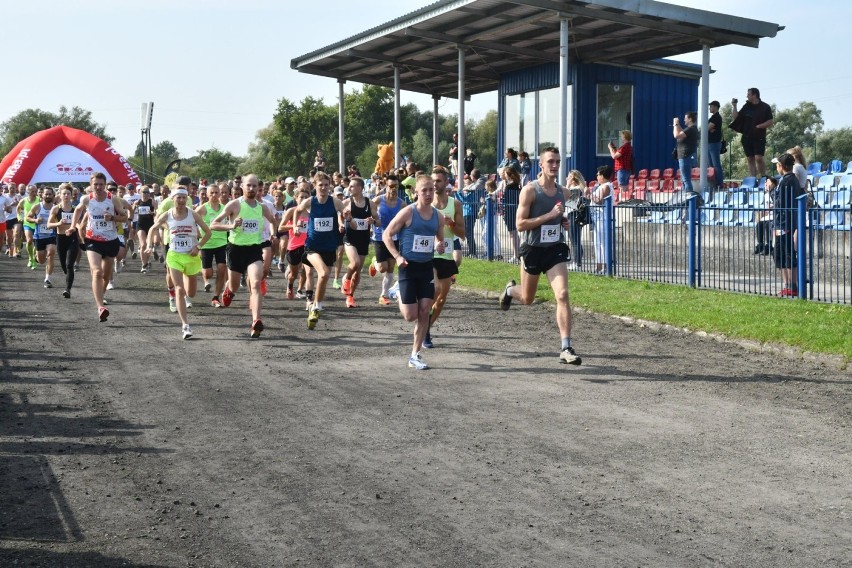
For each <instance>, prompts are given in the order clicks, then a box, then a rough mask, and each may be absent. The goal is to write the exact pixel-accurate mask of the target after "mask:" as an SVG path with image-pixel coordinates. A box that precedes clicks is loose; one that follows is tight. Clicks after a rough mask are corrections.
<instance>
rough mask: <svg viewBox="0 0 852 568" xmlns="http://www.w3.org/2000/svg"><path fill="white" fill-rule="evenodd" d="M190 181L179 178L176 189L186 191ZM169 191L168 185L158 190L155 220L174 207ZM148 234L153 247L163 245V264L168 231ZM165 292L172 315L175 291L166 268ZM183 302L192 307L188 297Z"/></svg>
mask: <svg viewBox="0 0 852 568" xmlns="http://www.w3.org/2000/svg"><path fill="white" fill-rule="evenodd" d="M190 181H192V180H191V179H190V177H189V176H180V177H179V178H178V179H177V185H178V187H183V188H184V189H186V188H187V186H188V185H189V182H190ZM169 191H170V188H169V186H168V184H165V183H164V184H163V186H162V187H161V188H160V192H161V197H162V198H161V199H160V202H159V204H158V205H157V218H158V219H159V218H160V215H162V214H163V213H165V212H166V211H168V210H169V209H171V208H172V207H174V205H175V201H174V199H172V198H171V197H170V196H169ZM150 232H153V233H154V236H153V237H152V238H153V242H154V243H155V246H156V242H157V241H158V240H159V241H160V242H162V243H163V254H162V256H160V262H161V263H165V262H166V256H167V255H168V254H169V237H170V234H169V231H167V230H164V231H161V230H160V229H159V228H157V229H153V228H152V229H151V231H149V233H150ZM153 252H154V258H157V253H156V250H154V251H153ZM166 291H167V293H168V298H169V311H170V312H172V313H175V312H177V311H178V308H177V291H176V290H175V283H174V280H172V271H171V270H168V268H167V269H166ZM184 302H185V303H186V307H187V308H191V307H192V300H190V299H189V296H185V297H184Z"/></svg>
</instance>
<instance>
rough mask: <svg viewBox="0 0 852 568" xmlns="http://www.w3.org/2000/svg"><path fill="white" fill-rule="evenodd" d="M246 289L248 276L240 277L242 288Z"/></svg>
mask: <svg viewBox="0 0 852 568" xmlns="http://www.w3.org/2000/svg"><path fill="white" fill-rule="evenodd" d="M245 287H246V275H245V274H243V275H242V276H240V288H245Z"/></svg>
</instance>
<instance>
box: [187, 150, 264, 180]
mask: <svg viewBox="0 0 852 568" xmlns="http://www.w3.org/2000/svg"><path fill="white" fill-rule="evenodd" d="M188 162H189V166H191V167H192V168H193V173H192V174H191V175H192V177H193V178H194V179H201V178H204V179H206V180H208V181H213V180H217V179H218V180H226V179H230V178H231V176H233V175H234V174H235V173H236V172H237V168H238V167H239V165H240V158H238V157H237V156H234V155H233V154H231V153H230V152H223V151H222V150H219V149H218V148H210V149H209V150H200V151H199V152H198V155H197V156H193V157H192V158H190V159H189V160H188ZM261 177H263V176H261Z"/></svg>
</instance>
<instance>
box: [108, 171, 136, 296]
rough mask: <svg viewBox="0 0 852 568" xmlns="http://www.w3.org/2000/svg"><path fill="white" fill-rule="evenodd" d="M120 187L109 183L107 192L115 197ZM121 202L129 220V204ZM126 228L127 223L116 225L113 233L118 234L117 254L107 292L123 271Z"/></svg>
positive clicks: (125, 253) (124, 201)
mask: <svg viewBox="0 0 852 568" xmlns="http://www.w3.org/2000/svg"><path fill="white" fill-rule="evenodd" d="M121 189H122V188H121V187H119V185H118V184H117V183H115V182H114V181H111V182H109V183H108V184H107V191H108V192H109V193H111V194H112V195H117V194H118V193H119V192H120V191H121ZM119 199H120V200H121V204H122V205H123V206H124V210H125V211H127V212H128V216H127V218H128V219H130V215H129V213H130V211H131V209H132V208H131V207H130V204H129V203H128V202H127V200H126V199H124V198H123V197H119ZM127 227H128V223H127V222H126V221H125V222H124V223H116V225H115V231H116V233H118V254H117V255H116V257H115V261H114V262H115V266H114V270H113V272H112V278H110V280H109V284H107V290H115V275H116V274H121V273H122V272H123V271H124V259H125V257H126V256H127V243H126V239H125V236H126V234H125V231H126V229H127Z"/></svg>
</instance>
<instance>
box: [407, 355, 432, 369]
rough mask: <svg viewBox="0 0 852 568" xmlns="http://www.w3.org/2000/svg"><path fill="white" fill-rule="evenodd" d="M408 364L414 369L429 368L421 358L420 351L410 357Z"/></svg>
mask: <svg viewBox="0 0 852 568" xmlns="http://www.w3.org/2000/svg"><path fill="white" fill-rule="evenodd" d="M408 366H409V367H410V368H412V369H417V370H418V371H425V370H427V369H428V368H429V365H427V364H426V363H425V362H424V361H423V359H421V358H420V353H418V354H417V355H412V356H411V357H409V358H408Z"/></svg>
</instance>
